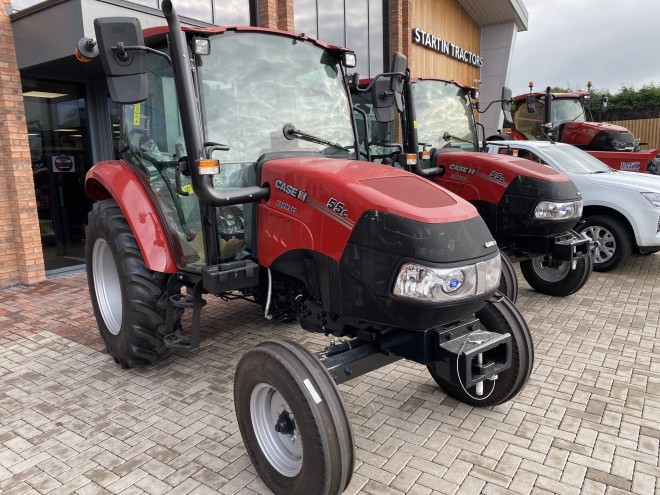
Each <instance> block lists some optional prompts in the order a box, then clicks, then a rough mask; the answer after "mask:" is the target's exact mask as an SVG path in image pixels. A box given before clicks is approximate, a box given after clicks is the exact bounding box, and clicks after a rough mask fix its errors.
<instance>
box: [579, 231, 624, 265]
mask: <svg viewBox="0 0 660 495" xmlns="http://www.w3.org/2000/svg"><path fill="white" fill-rule="evenodd" d="M582 235H584V236H586V237H588V238H589V239H591V240H592V241H593V242H594V245H595V246H594V248H593V249H594V252H593V255H594V263H605V262H607V261H609V260H610V259H612V256H614V253H615V252H616V239H615V238H614V234H612V232H610V231H609V230H607V229H606V228H604V227H600V226H598V225H592V226H590V227H587V228H586V229H584V230H583V231H582Z"/></svg>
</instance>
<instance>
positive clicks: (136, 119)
mask: <svg viewBox="0 0 660 495" xmlns="http://www.w3.org/2000/svg"><path fill="white" fill-rule="evenodd" d="M133 125H140V104H139V103H136V104H135V105H133Z"/></svg>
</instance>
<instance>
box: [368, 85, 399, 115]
mask: <svg viewBox="0 0 660 495" xmlns="http://www.w3.org/2000/svg"><path fill="white" fill-rule="evenodd" d="M392 79H393V78H392V76H389V77H379V78H378V79H376V80H375V81H374V83H373V86H372V87H371V103H372V104H373V107H374V115H375V116H376V121H378V122H380V123H387V122H392V121H393V120H394V105H395V103H396V96H395V95H396V93H394V92H392V91H391V90H390V88H391V87H392V85H393V83H392ZM393 100H394V101H393ZM397 108H398V107H397Z"/></svg>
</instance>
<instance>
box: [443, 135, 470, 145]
mask: <svg viewBox="0 0 660 495" xmlns="http://www.w3.org/2000/svg"><path fill="white" fill-rule="evenodd" d="M442 139H443V140H444V141H452V140H454V141H463V142H464V143H468V144H471V145H473V146H474V143H473V142H472V141H468V140H467V139H463V138H459V137H458V136H454V135H452V134H449V133H448V132H445V133H444V134H443V135H442Z"/></svg>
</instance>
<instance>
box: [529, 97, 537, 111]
mask: <svg viewBox="0 0 660 495" xmlns="http://www.w3.org/2000/svg"><path fill="white" fill-rule="evenodd" d="M535 112H536V98H535V97H534V95H527V113H535Z"/></svg>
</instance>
